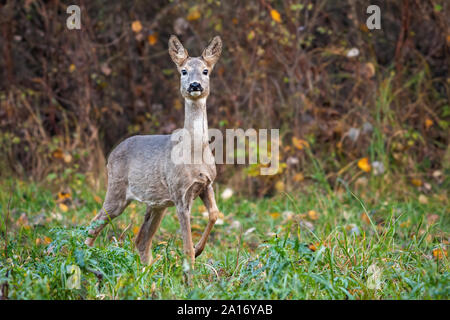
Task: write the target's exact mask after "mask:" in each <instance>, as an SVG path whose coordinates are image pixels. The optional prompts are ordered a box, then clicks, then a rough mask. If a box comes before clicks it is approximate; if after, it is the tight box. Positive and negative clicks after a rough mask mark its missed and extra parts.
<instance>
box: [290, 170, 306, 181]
mask: <svg viewBox="0 0 450 320" xmlns="http://www.w3.org/2000/svg"><path fill="white" fill-rule="evenodd" d="M293 180H294V181H295V182H301V181H303V180H305V177H304V176H303V173H301V172H299V173H296V174H295V175H294V178H293Z"/></svg>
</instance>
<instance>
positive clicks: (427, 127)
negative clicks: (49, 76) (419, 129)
mask: <svg viewBox="0 0 450 320" xmlns="http://www.w3.org/2000/svg"><path fill="white" fill-rule="evenodd" d="M432 125H433V120H431V119H430V118H426V119H425V128H426V129H427V130H428V129H429V128H430V127H431V126H432Z"/></svg>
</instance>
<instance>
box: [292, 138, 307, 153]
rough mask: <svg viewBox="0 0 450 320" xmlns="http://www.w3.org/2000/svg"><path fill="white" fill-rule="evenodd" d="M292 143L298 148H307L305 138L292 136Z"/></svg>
mask: <svg viewBox="0 0 450 320" xmlns="http://www.w3.org/2000/svg"><path fill="white" fill-rule="evenodd" d="M292 144H293V145H294V147H296V148H297V149H299V150H302V149H304V148H309V143H308V141H306V140H303V139H298V138H296V137H292Z"/></svg>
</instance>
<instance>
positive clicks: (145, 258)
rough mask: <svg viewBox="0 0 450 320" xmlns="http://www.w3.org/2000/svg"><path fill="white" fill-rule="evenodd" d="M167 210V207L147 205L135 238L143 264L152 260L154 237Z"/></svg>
mask: <svg viewBox="0 0 450 320" xmlns="http://www.w3.org/2000/svg"><path fill="white" fill-rule="evenodd" d="M165 211H166V209H165V208H151V207H147V213H146V214H145V218H144V222H143V223H142V226H141V229H139V233H138V235H137V237H136V240H135V244H136V248H137V250H138V252H139V256H140V257H141V262H142V263H143V264H148V265H149V264H151V262H152V251H151V246H152V239H153V236H154V235H155V233H156V231H157V230H158V228H159V225H160V224H161V220H162V218H163V217H164V213H165Z"/></svg>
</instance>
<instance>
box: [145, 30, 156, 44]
mask: <svg viewBox="0 0 450 320" xmlns="http://www.w3.org/2000/svg"><path fill="white" fill-rule="evenodd" d="M147 39H148V43H149V44H150V45H151V46H154V45H155V44H156V43H157V42H158V33H157V32H154V33H152V34H151V35H149V36H148V38H147Z"/></svg>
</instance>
